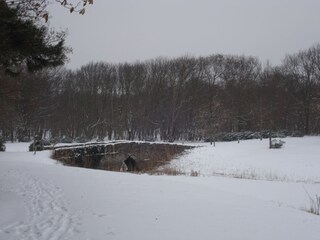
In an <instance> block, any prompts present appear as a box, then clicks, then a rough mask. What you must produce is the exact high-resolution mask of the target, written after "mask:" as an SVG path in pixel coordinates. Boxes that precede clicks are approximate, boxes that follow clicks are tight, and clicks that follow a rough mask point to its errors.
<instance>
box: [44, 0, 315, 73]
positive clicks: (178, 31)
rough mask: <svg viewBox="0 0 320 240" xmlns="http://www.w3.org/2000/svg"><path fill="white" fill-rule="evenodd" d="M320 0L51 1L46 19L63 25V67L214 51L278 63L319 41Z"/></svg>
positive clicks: (206, 53)
mask: <svg viewBox="0 0 320 240" xmlns="http://www.w3.org/2000/svg"><path fill="white" fill-rule="evenodd" d="M319 11H320V0H95V1H94V5H90V6H89V7H87V9H86V14H85V15H84V16H79V15H78V14H70V13H69V12H68V10H66V9H63V8H62V7H61V6H59V5H57V4H55V5H53V6H51V7H50V12H51V19H50V25H51V26H54V27H56V28H57V29H68V37H67V45H69V46H71V47H72V48H73V54H70V56H69V57H70V62H69V63H68V65H67V66H68V67H69V68H72V69H75V68H79V67H80V66H81V65H84V64H86V63H89V62H91V61H105V62H112V63H118V62H134V61H136V60H140V61H141V60H146V59H151V58H155V57H159V56H165V57H178V56H182V55H192V56H200V55H201V56H207V55H210V54H215V53H222V54H245V55H251V56H257V57H259V58H260V60H261V61H262V62H265V61H267V60H270V62H271V63H272V64H273V65H276V64H279V63H281V60H282V59H283V57H284V56H285V55H286V54H287V53H294V52H297V51H299V50H301V49H306V48H308V47H310V46H311V45H313V44H315V43H320V27H319V24H320V14H319Z"/></svg>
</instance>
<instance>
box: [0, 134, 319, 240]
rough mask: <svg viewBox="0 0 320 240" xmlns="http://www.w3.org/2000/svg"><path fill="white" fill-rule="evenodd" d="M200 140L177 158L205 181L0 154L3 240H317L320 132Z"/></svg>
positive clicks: (18, 149) (14, 148) (22, 151)
mask: <svg viewBox="0 0 320 240" xmlns="http://www.w3.org/2000/svg"><path fill="white" fill-rule="evenodd" d="M285 141H286V144H285V148H283V149H273V150H269V149H268V143H267V141H265V140H263V141H262V142H261V141H260V140H250V141H242V142H240V143H239V144H238V143H236V142H231V143H217V145H216V147H213V146H210V144H198V145H199V146H200V147H199V148H195V149H193V150H191V151H190V152H189V153H188V154H185V155H183V156H181V157H179V158H178V159H176V160H174V161H173V162H172V163H171V167H173V168H180V169H181V170H183V171H185V172H186V173H190V172H191V171H196V172H198V173H199V175H200V176H199V177H189V176H149V175H135V174H128V173H115V172H107V171H100V170H91V169H83V168H74V167H66V166H62V165H61V164H58V163H56V162H55V161H54V160H52V159H50V152H49V151H45V152H38V153H37V154H36V155H33V153H29V152H26V150H27V144H7V152H4V153H2V152H1V153H0V239H1V240H2V239H3V240H10V239H17V240H24V239H26V240H27V239H28V240H29V239H30V240H33V239H35V240H38V239H39V240H53V239H55V240H58V239H74V240H76V239H79V240H81V239H83V240H86V239H101V240H102V239H123V240H127V239H139V240H141V239H146V240H152V239H159V240H160V239H161V240H163V239H172V240H178V239H184V240H187V239H192V240H193V239H237V240H241V239H246V240H256V239H268V240H269V239H275V240H277V239H279V240H284V239H290V240H295V239H297V240H301V239H308V240H313V239H314V240H319V239H320V231H319V229H320V217H319V216H317V215H314V214H310V213H308V212H306V211H303V209H308V208H309V207H310V197H315V196H316V195H318V196H319V195H320V183H319V181H320V157H319V156H320V137H304V138H287V139H285Z"/></svg>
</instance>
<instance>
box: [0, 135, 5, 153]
mask: <svg viewBox="0 0 320 240" xmlns="http://www.w3.org/2000/svg"><path fill="white" fill-rule="evenodd" d="M4 144H5V141H4V140H3V139H1V138H0V152H4V151H5V150H6V146H5V145H4Z"/></svg>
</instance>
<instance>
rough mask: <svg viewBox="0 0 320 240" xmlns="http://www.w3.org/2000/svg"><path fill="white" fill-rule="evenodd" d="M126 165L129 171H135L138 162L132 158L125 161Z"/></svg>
mask: <svg viewBox="0 0 320 240" xmlns="http://www.w3.org/2000/svg"><path fill="white" fill-rule="evenodd" d="M124 163H125V164H126V165H127V168H128V169H127V171H130V172H131V171H134V170H135V168H136V160H134V159H133V158H132V157H130V156H129V157H128V158H127V159H126V160H124Z"/></svg>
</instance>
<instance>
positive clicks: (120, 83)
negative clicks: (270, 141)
mask: <svg viewBox="0 0 320 240" xmlns="http://www.w3.org/2000/svg"><path fill="white" fill-rule="evenodd" d="M0 103H1V104H0V113H1V115H0V128H1V130H0V131H1V132H0V134H1V135H2V137H3V138H5V139H6V140H19V141H22V140H30V139H32V138H33V137H34V136H35V135H39V134H40V135H42V136H43V137H53V138H63V137H67V138H71V139H77V138H78V139H79V138H85V139H104V138H108V139H130V140H132V139H139V140H154V139H159V140H160V139H161V140H165V141H174V140H178V139H180V140H181V139H184V140H201V139H207V138H210V137H212V136H214V135H215V134H218V133H221V132H239V131H248V130H250V131H262V130H269V129H271V130H273V131H276V130H286V131H288V132H301V133H303V134H319V133H320V45H315V46H312V47H310V48H309V49H306V50H303V51H300V52H298V53H295V54H290V55H287V56H286V57H285V58H284V59H283V63H282V64H281V65H279V66H275V67H272V66H270V65H269V64H264V65H263V64H262V63H261V62H260V61H259V59H258V58H255V57H248V56H235V55H211V56H208V57H189V56H185V57H180V58H175V59H166V58H157V59H153V60H149V61H145V62H136V63H123V64H109V63H103V62H98V63H89V64H87V65H85V66H82V67H81V68H80V69H78V70H73V71H71V70H66V69H64V68H50V69H44V70H41V71H37V72H34V73H27V72H25V73H21V74H20V75H19V76H14V77H13V76H8V75H6V74H4V73H1V74H0Z"/></svg>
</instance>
